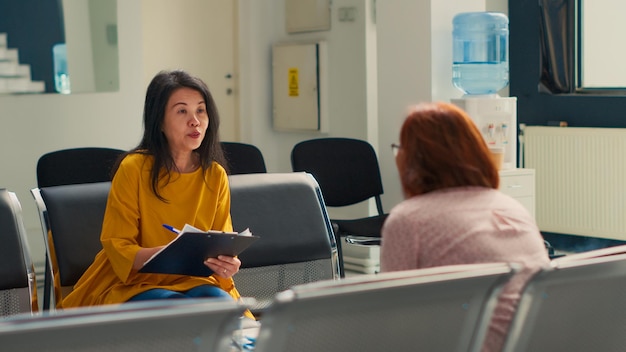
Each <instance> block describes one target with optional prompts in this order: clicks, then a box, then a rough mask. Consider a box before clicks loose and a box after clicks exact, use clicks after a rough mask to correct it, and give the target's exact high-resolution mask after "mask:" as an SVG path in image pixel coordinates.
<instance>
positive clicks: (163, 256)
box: [139, 230, 259, 277]
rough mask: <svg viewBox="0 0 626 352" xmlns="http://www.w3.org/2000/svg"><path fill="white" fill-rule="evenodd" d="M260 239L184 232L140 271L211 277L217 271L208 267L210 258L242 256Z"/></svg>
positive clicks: (226, 233)
mask: <svg viewBox="0 0 626 352" xmlns="http://www.w3.org/2000/svg"><path fill="white" fill-rule="evenodd" d="M246 231H247V230H246ZM246 231H243V232H242V233H245V232H246ZM248 233H249V232H248ZM258 239H259V236H254V235H252V234H239V233H236V232H220V231H207V232H202V231H183V232H182V233H181V234H180V235H178V237H176V238H175V239H174V240H173V241H172V242H170V243H169V244H168V245H167V246H165V247H164V248H163V249H161V250H160V251H158V252H157V253H156V254H154V255H153V256H152V257H150V259H148V260H147V261H146V262H145V263H144V265H143V267H141V269H139V272H140V273H156V274H176V275H189V276H203V277H206V276H211V275H213V271H212V270H211V269H209V268H208V267H207V266H206V265H204V261H205V260H206V259H207V258H215V257H217V256H218V255H229V256H236V255H239V254H240V253H241V252H243V251H244V250H245V249H246V248H248V247H249V246H250V245H251V244H252V243H254V242H255V241H256V240H258Z"/></svg>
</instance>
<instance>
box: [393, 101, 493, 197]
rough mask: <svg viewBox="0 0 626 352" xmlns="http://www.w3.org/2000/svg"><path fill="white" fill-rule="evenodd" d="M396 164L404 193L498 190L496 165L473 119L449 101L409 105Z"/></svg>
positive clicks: (408, 194)
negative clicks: (475, 188) (478, 188)
mask: <svg viewBox="0 0 626 352" xmlns="http://www.w3.org/2000/svg"><path fill="white" fill-rule="evenodd" d="M396 162H397V164H398V169H399V171H400V179H401V181H402V188H403V190H404V193H405V195H406V196H409V197H411V196H415V195H418V194H423V193H427V192H431V191H434V190H438V189H443V188H450V187H462V186H482V187H489V188H496V189H497V188H498V184H499V182H500V178H499V175H498V169H497V167H496V165H495V163H494V161H493V159H492V158H491V155H490V152H489V148H488V147H487V144H486V143H485V141H484V139H483V137H482V135H481V134H480V131H479V130H478V128H477V127H476V125H475V124H474V122H473V121H472V119H471V118H470V117H469V116H468V115H467V114H466V113H465V112H464V111H463V110H461V109H460V108H458V107H456V106H454V105H452V104H448V103H425V104H420V105H417V106H415V107H413V108H412V109H411V110H410V112H409V113H408V116H407V117H406V119H405V121H404V123H403V125H402V129H401V131H400V151H399V153H398V156H397V159H396Z"/></svg>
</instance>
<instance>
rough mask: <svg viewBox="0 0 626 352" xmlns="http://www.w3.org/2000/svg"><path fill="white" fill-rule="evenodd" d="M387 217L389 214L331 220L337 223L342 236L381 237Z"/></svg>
mask: <svg viewBox="0 0 626 352" xmlns="http://www.w3.org/2000/svg"><path fill="white" fill-rule="evenodd" d="M386 219H387V214H383V215H377V216H371V217H367V218H360V219H348V220H338V219H333V220H331V221H332V222H333V223H335V224H337V226H338V229H339V235H340V236H350V235H351V236H363V237H380V229H381V228H382V226H383V223H384V222H385V220H386Z"/></svg>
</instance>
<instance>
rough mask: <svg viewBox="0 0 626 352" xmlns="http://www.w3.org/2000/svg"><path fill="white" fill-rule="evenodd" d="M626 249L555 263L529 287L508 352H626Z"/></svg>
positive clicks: (568, 257) (539, 274) (603, 250)
mask: <svg viewBox="0 0 626 352" xmlns="http://www.w3.org/2000/svg"><path fill="white" fill-rule="evenodd" d="M624 297H626V246H623V245H622V246H615V247H610V248H605V249H599V250H593V251H588V252H583V253H579V254H572V255H567V256H565V257H561V258H557V259H554V260H552V262H551V265H550V266H547V267H545V268H543V269H542V270H540V271H539V272H537V273H536V274H535V275H534V276H533V277H532V278H531V279H530V281H529V282H528V284H527V286H526V287H525V289H524V291H523V294H522V298H521V300H520V303H519V306H518V310H517V313H516V315H515V317H514V319H513V322H512V324H511V328H510V331H509V334H508V337H507V341H506V343H505V347H504V349H503V351H506V352H512V351H568V352H569V351H573V352H576V351H581V352H582V351H603V352H612V351H615V352H617V351H626V339H625V338H624V327H626V300H625V299H624Z"/></svg>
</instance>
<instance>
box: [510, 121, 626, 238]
mask: <svg viewBox="0 0 626 352" xmlns="http://www.w3.org/2000/svg"><path fill="white" fill-rule="evenodd" d="M520 142H521V144H522V146H521V148H522V149H521V150H522V151H523V154H522V155H521V157H522V160H523V166H524V167H526V168H530V169H535V172H536V181H535V182H536V219H537V224H538V225H539V229H540V230H541V231H543V232H554V233H562V234H572V235H581V236H591V237H600V238H609V239H618V240H626V129H622V128H577V127H540V126H527V127H526V128H524V130H523V138H521V139H520Z"/></svg>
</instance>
